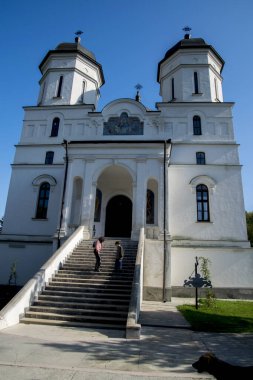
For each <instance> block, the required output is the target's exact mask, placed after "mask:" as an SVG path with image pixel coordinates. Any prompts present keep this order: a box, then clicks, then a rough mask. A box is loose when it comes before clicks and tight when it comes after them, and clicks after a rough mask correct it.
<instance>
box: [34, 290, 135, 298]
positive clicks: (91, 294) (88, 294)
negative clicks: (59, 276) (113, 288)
mask: <svg viewBox="0 0 253 380" xmlns="http://www.w3.org/2000/svg"><path fill="white" fill-rule="evenodd" d="M52 288H53V289H52ZM74 290H75V291H74ZM50 296H51V297H56V298H57V297H63V298H65V297H66V298H67V299H68V298H71V299H73V300H76V299H80V300H81V299H82V298H86V299H87V300H90V299H100V300H104V299H105V300H115V301H117V302H129V299H130V294H129V293H126V294H123V292H118V293H116V292H111V293H110V292H106V291H103V292H96V291H92V289H89V290H88V291H87V290H86V289H85V290H82V291H81V292H80V291H79V289H78V288H76V289H72V291H71V290H69V289H64V290H58V288H57V287H51V288H50V289H48V288H46V289H45V290H44V291H43V293H42V294H40V297H50Z"/></svg>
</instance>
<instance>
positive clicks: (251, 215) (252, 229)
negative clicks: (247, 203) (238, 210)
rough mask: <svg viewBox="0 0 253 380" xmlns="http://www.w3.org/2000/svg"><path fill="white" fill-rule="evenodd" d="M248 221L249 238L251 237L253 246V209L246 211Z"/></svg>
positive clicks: (252, 245)
mask: <svg viewBox="0 0 253 380" xmlns="http://www.w3.org/2000/svg"><path fill="white" fill-rule="evenodd" d="M246 222H247V231H248V238H249V241H250V244H251V247H253V211H250V212H247V211H246Z"/></svg>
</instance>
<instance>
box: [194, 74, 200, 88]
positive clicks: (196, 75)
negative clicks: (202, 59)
mask: <svg viewBox="0 0 253 380" xmlns="http://www.w3.org/2000/svg"><path fill="white" fill-rule="evenodd" d="M194 92H195V94H199V81H198V73H197V72H196V71H195V72H194Z"/></svg>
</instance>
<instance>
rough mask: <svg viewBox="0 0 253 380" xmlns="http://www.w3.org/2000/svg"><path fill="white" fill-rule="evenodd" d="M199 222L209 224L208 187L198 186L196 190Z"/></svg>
mask: <svg viewBox="0 0 253 380" xmlns="http://www.w3.org/2000/svg"><path fill="white" fill-rule="evenodd" d="M196 199H197V220H198V222H209V221H210V215H209V196H208V188H207V186H206V185H203V184H201V185H198V186H197V188H196Z"/></svg>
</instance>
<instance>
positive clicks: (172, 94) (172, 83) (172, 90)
mask: <svg viewBox="0 0 253 380" xmlns="http://www.w3.org/2000/svg"><path fill="white" fill-rule="evenodd" d="M171 99H172V100H174V99H175V83H174V78H171Z"/></svg>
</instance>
